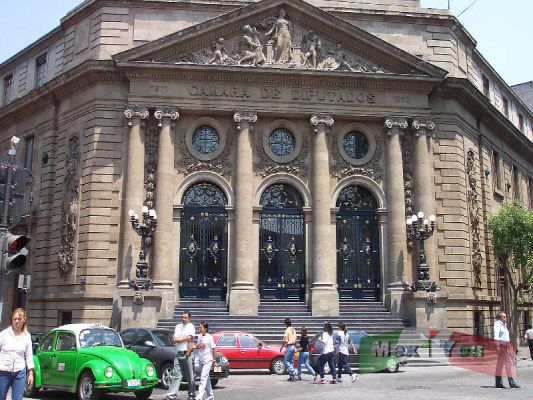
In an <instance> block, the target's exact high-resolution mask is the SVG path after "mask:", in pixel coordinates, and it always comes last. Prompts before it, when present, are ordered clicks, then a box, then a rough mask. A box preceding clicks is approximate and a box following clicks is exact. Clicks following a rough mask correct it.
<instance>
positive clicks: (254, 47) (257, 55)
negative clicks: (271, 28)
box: [239, 25, 266, 65]
mask: <svg viewBox="0 0 533 400" xmlns="http://www.w3.org/2000/svg"><path fill="white" fill-rule="evenodd" d="M243 30H244V35H243V37H242V39H241V43H240V46H241V52H240V53H241V58H240V60H239V64H245V63H246V64H250V65H262V64H264V63H265V60H266V57H265V54H264V53H263V46H262V45H261V42H260V40H259V33H258V32H257V29H256V27H255V26H250V25H245V26H244V28H243Z"/></svg>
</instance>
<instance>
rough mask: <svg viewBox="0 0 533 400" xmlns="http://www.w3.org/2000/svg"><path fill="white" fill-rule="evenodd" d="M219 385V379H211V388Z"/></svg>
mask: <svg viewBox="0 0 533 400" xmlns="http://www.w3.org/2000/svg"><path fill="white" fill-rule="evenodd" d="M217 383H218V379H211V387H215V386H216V385H217Z"/></svg>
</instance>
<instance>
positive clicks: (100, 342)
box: [80, 328, 122, 348]
mask: <svg viewBox="0 0 533 400" xmlns="http://www.w3.org/2000/svg"><path fill="white" fill-rule="evenodd" d="M94 346H115V347H122V341H121V340H120V336H118V333H116V332H115V331H114V330H112V329H103V328H91V329H84V330H82V331H81V332H80V347H81V348H84V347H94Z"/></svg>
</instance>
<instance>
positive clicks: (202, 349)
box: [196, 322, 216, 400]
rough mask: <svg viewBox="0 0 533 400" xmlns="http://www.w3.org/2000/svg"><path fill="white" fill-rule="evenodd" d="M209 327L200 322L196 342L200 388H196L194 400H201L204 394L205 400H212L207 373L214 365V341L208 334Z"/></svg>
mask: <svg viewBox="0 0 533 400" xmlns="http://www.w3.org/2000/svg"><path fill="white" fill-rule="evenodd" d="M208 328H209V326H208V325H207V322H200V326H199V328H198V330H199V331H200V335H199V336H198V341H197V343H196V347H197V348H198V354H199V364H200V371H201V373H200V386H198V396H196V400H202V399H203V397H204V392H205V393H206V394H207V397H206V399H205V400H214V398H215V397H214V396H213V388H212V387H211V380H210V379H209V372H210V371H211V366H212V365H213V364H215V363H216V357H215V352H216V350H215V341H214V340H213V336H211V335H210V334H209V331H208Z"/></svg>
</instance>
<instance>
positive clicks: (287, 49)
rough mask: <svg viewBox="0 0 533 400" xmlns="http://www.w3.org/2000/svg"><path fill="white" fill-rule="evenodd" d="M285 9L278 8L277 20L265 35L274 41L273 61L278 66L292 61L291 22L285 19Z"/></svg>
mask: <svg viewBox="0 0 533 400" xmlns="http://www.w3.org/2000/svg"><path fill="white" fill-rule="evenodd" d="M286 14H287V13H286V12H285V9H283V8H280V9H279V13H278V18H277V19H276V21H275V22H274V24H273V25H272V28H271V29H270V30H269V31H268V32H267V33H266V34H265V36H267V37H269V36H271V37H272V39H273V41H274V57H273V60H274V61H275V62H277V63H280V64H285V63H288V62H290V61H292V60H293V52H292V39H291V26H292V25H291V22H290V21H289V20H288V19H286V18H285V17H286Z"/></svg>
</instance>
